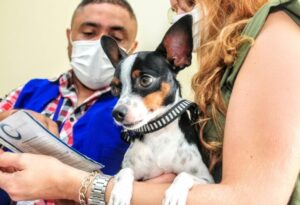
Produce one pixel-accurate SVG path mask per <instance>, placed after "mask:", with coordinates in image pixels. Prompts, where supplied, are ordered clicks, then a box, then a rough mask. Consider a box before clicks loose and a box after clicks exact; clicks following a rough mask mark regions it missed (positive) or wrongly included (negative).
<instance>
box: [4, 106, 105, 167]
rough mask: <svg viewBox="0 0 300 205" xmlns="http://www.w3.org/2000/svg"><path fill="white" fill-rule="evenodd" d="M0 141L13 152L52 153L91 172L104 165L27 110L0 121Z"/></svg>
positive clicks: (66, 162)
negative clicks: (57, 135)
mask: <svg viewBox="0 0 300 205" xmlns="http://www.w3.org/2000/svg"><path fill="white" fill-rule="evenodd" d="M0 144H2V145H4V146H5V147H7V148H8V149H10V150H11V151H13V152H24V153H33V154H43V155H49V156H53V157H55V158H57V159H59V160H60V161H62V162H63V163H65V164H68V165H70V166H72V167H75V168H77V169H81V170H84V171H88V172H91V171H93V170H99V169H101V168H103V165H101V164H100V163H98V162H96V161H93V160H92V159H90V158H88V157H86V156H85V155H83V154H81V153H79V152H78V151H76V150H75V149H73V148H72V147H69V146H68V145H67V144H65V143H64V142H63V141H62V140H60V139H59V138H57V137H56V136H55V135H53V134H52V133H50V132H49V130H47V129H46V128H45V127H44V126H43V125H41V124H40V123H39V122H38V121H37V120H35V119H34V117H33V116H31V115H30V114H29V113H27V112H25V111H18V112H16V113H14V114H13V115H11V116H9V117H7V118H6V119H4V120H2V121H1V122H0Z"/></svg>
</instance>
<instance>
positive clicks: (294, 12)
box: [221, 0, 300, 100]
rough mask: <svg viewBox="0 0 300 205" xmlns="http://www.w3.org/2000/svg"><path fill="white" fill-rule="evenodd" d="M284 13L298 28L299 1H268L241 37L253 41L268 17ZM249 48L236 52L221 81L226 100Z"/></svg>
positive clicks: (242, 48) (248, 44) (299, 19)
mask: <svg viewBox="0 0 300 205" xmlns="http://www.w3.org/2000/svg"><path fill="white" fill-rule="evenodd" d="M277 10H282V11H285V12H286V13H287V14H288V15H289V16H290V17H291V18H292V19H293V20H294V21H295V22H296V23H297V24H298V25H299V26H300V1H299V0H270V1H269V2H268V3H266V4H265V5H264V6H263V7H262V8H261V9H260V10H259V11H258V12H257V13H256V14H255V16H254V17H253V18H252V19H251V20H250V21H249V23H248V24H247V26H246V27H245V29H244V31H243V35H246V36H249V37H251V38H253V39H255V38H256V37H257V36H258V34H259V32H260V31H261V29H262V27H263V25H264V23H265V21H266V19H267V17H268V15H269V14H270V13H272V12H274V11H277ZM250 48H251V45H250V43H245V44H244V45H243V46H241V47H240V49H239V50H238V57H237V58H236V60H235V62H234V64H233V65H231V66H230V67H229V68H228V69H226V71H225V73H224V75H223V78H222V80H221V87H222V89H223V94H224V97H225V99H226V100H228V99H229V97H230V94H231V91H232V87H233V84H234V81H235V79H236V76H237V74H238V72H239V70H240V68H241V66H242V65H243V63H244V60H245V58H246V56H247V54H248V52H249V50H250Z"/></svg>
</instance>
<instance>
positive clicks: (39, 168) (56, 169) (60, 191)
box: [0, 151, 88, 201]
mask: <svg viewBox="0 0 300 205" xmlns="http://www.w3.org/2000/svg"><path fill="white" fill-rule="evenodd" d="M0 170H1V171H0V188H2V189H4V190H5V191H6V192H7V193H8V194H9V195H10V197H11V198H12V199H13V200H15V201H19V200H34V199H40V198H42V199H69V200H76V201H77V200H78V190H79V188H80V183H81V181H82V179H83V178H84V177H85V176H87V175H88V173H86V172H83V171H80V170H77V169H75V168H72V167H70V166H68V165H65V164H63V163H62V162H60V161H59V160H57V159H55V158H53V157H49V156H44V155H34V154H15V153H10V152H3V151H1V152H0Z"/></svg>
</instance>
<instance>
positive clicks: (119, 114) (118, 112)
mask: <svg viewBox="0 0 300 205" xmlns="http://www.w3.org/2000/svg"><path fill="white" fill-rule="evenodd" d="M127 111H128V109H127V107H126V106H124V105H119V106H118V107H116V108H115V109H114V110H113V112H112V115H113V117H114V118H115V120H116V121H118V122H123V120H124V119H125V116H126V114H127Z"/></svg>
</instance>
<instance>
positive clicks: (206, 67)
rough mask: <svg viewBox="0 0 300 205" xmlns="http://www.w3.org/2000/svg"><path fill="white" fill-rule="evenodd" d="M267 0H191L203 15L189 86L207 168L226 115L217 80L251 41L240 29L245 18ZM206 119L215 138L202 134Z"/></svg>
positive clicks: (218, 152)
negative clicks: (196, 66)
mask: <svg viewBox="0 0 300 205" xmlns="http://www.w3.org/2000/svg"><path fill="white" fill-rule="evenodd" d="M267 1H268V0H239V1H236V0H195V3H196V5H198V6H199V7H200V8H199V9H200V10H201V13H202V14H205V15H203V20H202V21H201V24H200V25H199V26H200V28H201V30H200V31H201V32H200V36H201V42H200V46H199V49H198V56H197V57H198V61H199V64H200V69H198V72H197V73H196V74H195V75H194V77H193V80H192V88H193V90H194V92H195V102H196V103H197V104H198V106H199V108H200V110H201V113H202V114H201V116H200V120H199V124H200V128H201V129H200V141H201V144H202V145H203V147H204V148H205V149H206V151H207V152H208V153H209V156H210V170H211V169H212V168H213V167H214V165H215V164H216V163H217V162H218V161H220V160H221V157H222V142H223V131H224V130H223V125H222V123H221V122H220V116H224V117H225V116H226V111H227V105H226V103H225V101H224V99H223V98H222V94H221V86H220V82H221V79H222V76H223V74H224V72H225V70H226V68H227V67H228V65H231V64H233V62H234V60H235V58H236V56H237V50H238V48H239V47H240V46H241V45H242V44H243V43H245V42H246V41H252V39H250V38H249V37H246V36H242V35H241V33H242V31H243V29H244V27H245V25H246V24H247V22H248V21H249V19H250V18H251V17H252V16H253V15H254V14H255V13H256V11H257V10H258V9H259V8H261V7H262V5H263V4H265V3H266V2H267ZM209 120H212V122H213V123H214V125H215V127H216V130H217V135H218V136H215V139H216V140H215V141H208V140H207V139H206V138H205V136H204V135H203V132H204V127H205V125H206V124H207V122H208V121H209Z"/></svg>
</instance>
